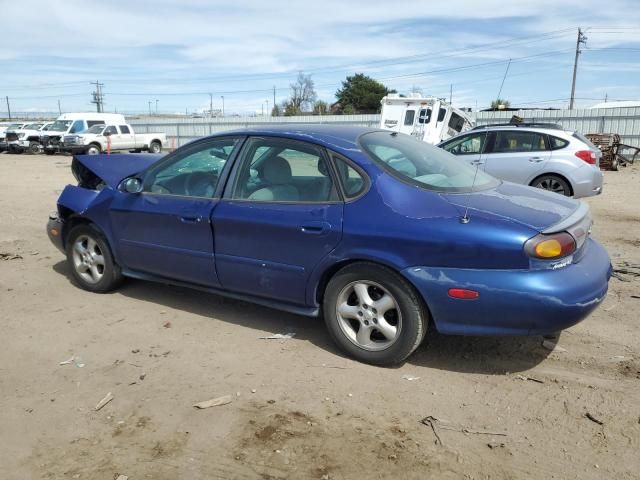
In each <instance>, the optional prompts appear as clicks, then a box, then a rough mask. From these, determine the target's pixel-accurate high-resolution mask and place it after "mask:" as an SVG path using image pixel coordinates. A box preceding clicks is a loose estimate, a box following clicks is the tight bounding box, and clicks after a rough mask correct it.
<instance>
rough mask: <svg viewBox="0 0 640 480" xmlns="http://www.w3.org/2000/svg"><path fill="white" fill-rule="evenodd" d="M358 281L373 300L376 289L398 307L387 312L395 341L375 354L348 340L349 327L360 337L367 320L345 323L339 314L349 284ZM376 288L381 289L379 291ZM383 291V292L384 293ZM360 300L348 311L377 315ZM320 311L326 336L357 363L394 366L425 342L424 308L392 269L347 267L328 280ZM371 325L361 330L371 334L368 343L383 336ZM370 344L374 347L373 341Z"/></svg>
mask: <svg viewBox="0 0 640 480" xmlns="http://www.w3.org/2000/svg"><path fill="white" fill-rule="evenodd" d="M361 282H364V283H365V284H370V285H368V288H367V292H368V293H369V294H370V295H371V298H372V299H374V294H375V293H376V291H377V290H378V291H379V293H380V291H381V292H382V293H383V295H382V296H384V295H387V294H390V296H391V299H392V300H394V301H395V304H394V305H395V306H396V307H397V308H396V307H394V308H391V309H389V310H387V312H390V313H391V315H392V317H394V316H395V317H396V323H395V328H396V331H397V333H396V337H395V340H393V341H392V343H391V344H390V345H389V346H385V347H383V348H381V349H378V350H375V351H372V350H370V349H367V348H366V347H361V346H360V345H359V344H358V343H357V340H354V339H353V338H350V336H349V333H347V332H348V331H349V328H352V327H353V326H354V324H355V326H357V328H358V333H357V334H356V335H357V336H359V329H360V328H363V325H364V323H366V322H367V320H363V318H362V316H361V317H359V319H358V320H354V319H348V321H345V319H344V318H343V317H342V315H341V314H339V312H338V307H339V305H343V298H347V297H346V295H348V291H349V290H348V289H349V288H352V287H351V286H352V285H356V286H359V285H361ZM378 287H381V290H380V289H378ZM385 290H386V292H384V291H385ZM352 295H353V293H352ZM348 298H352V297H348ZM378 298H381V297H378ZM359 300H360V299H359V296H357V298H356V299H355V303H356V306H355V307H350V305H351V304H349V308H356V309H359V310H362V311H358V315H361V314H362V313H364V314H365V318H366V315H367V314H368V315H371V313H370V312H373V313H378V312H376V309H375V308H372V307H371V306H369V307H363V308H360V306H359ZM347 302H348V301H347ZM352 302H353V300H352ZM374 303H375V302H374ZM323 312H324V320H325V323H326V325H327V328H328V330H329V334H330V335H331V337H332V338H333V340H334V341H335V342H336V343H337V344H338V346H339V347H340V349H341V350H342V351H344V352H345V353H346V354H347V355H349V356H350V357H353V358H355V359H356V360H359V361H361V362H365V363H371V364H374V365H394V364H398V363H400V362H402V361H404V360H405V359H406V358H407V357H408V356H409V355H411V354H412V353H413V351H414V350H415V349H416V348H418V346H419V345H420V343H421V342H422V340H423V339H424V336H425V334H426V332H427V325H428V323H429V314H428V312H427V309H426V308H425V307H424V304H423V301H422V299H421V298H420V297H419V295H418V293H417V292H416V291H415V289H414V288H413V286H412V285H411V284H410V283H409V282H407V281H406V280H405V279H404V278H403V277H401V276H400V275H399V274H397V273H396V272H394V271H393V270H391V269H389V268H387V267H383V266H381V265H377V264H374V263H368V262H358V263H353V264H350V265H347V266H346V267H344V268H343V269H342V270H340V271H338V272H337V273H336V274H335V275H334V276H333V278H331V280H330V281H329V284H328V285H327V288H326V290H325V294H324V301H323ZM398 318H399V320H398ZM363 322H364V323H363ZM373 322H374V323H375V324H376V325H373V323H371V324H367V325H369V327H364V328H367V329H370V330H367V331H372V332H373V333H372V334H371V335H370V336H369V340H371V339H374V340H375V335H378V338H380V337H381V336H382V333H381V332H380V331H376V330H377V329H376V327H377V326H378V321H377V320H373ZM346 323H349V324H350V326H349V325H347V327H346V328H345V326H344V325H345V324H346ZM390 323H392V324H393V318H391V319H390ZM382 338H383V345H384V342H388V339H387V338H384V336H382ZM372 343H374V344H375V342H372ZM374 348H378V347H374Z"/></svg>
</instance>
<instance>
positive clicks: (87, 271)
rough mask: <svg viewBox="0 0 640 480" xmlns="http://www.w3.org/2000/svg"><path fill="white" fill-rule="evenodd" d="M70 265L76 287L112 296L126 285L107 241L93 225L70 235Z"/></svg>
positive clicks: (82, 227) (68, 251)
mask: <svg viewBox="0 0 640 480" xmlns="http://www.w3.org/2000/svg"><path fill="white" fill-rule="evenodd" d="M67 262H68V264H69V267H70V269H71V274H72V276H73V279H74V280H75V281H76V283H77V284H78V285H79V286H80V287H81V288H83V289H85V290H89V291H90V292H96V293H105V292H108V291H110V290H113V288H115V287H116V286H117V285H118V284H119V283H120V282H121V281H122V275H121V273H120V268H119V267H118V266H117V265H116V264H115V262H114V261H113V257H112V256H111V251H110V250H109V246H108V245H107V242H106V240H105V239H104V237H103V236H102V235H101V234H100V233H99V232H98V231H97V230H96V229H95V228H93V227H92V226H90V225H79V226H77V227H74V228H73V230H71V232H69V236H68V238H67Z"/></svg>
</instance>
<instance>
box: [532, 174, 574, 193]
mask: <svg viewBox="0 0 640 480" xmlns="http://www.w3.org/2000/svg"><path fill="white" fill-rule="evenodd" d="M531 186H532V187H536V188H541V189H542V190H548V191H550V192H554V193H557V194H559V195H564V196H565V197H571V196H572V195H573V192H572V191H571V185H569V183H568V182H567V181H566V180H565V179H564V178H562V177H559V176H558V175H553V174H549V175H540V176H539V177H538V178H536V179H535V180H534V181H533V182H531Z"/></svg>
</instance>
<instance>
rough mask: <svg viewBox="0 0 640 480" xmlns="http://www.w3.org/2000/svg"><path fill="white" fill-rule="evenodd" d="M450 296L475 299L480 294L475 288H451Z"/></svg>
mask: <svg viewBox="0 0 640 480" xmlns="http://www.w3.org/2000/svg"><path fill="white" fill-rule="evenodd" d="M449 296H450V297H451V298H459V299H461V300H475V299H476V298H478V297H479V296H480V294H479V293H478V292H476V291H475V290H467V289H466V288H450V289H449Z"/></svg>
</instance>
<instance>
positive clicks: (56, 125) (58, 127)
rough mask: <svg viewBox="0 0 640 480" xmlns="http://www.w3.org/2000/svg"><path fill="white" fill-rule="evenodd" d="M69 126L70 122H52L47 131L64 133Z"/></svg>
mask: <svg viewBox="0 0 640 480" xmlns="http://www.w3.org/2000/svg"><path fill="white" fill-rule="evenodd" d="M69 125H71V120H56V121H55V122H53V125H51V128H49V130H52V131H54V132H66V131H67V128H69Z"/></svg>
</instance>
